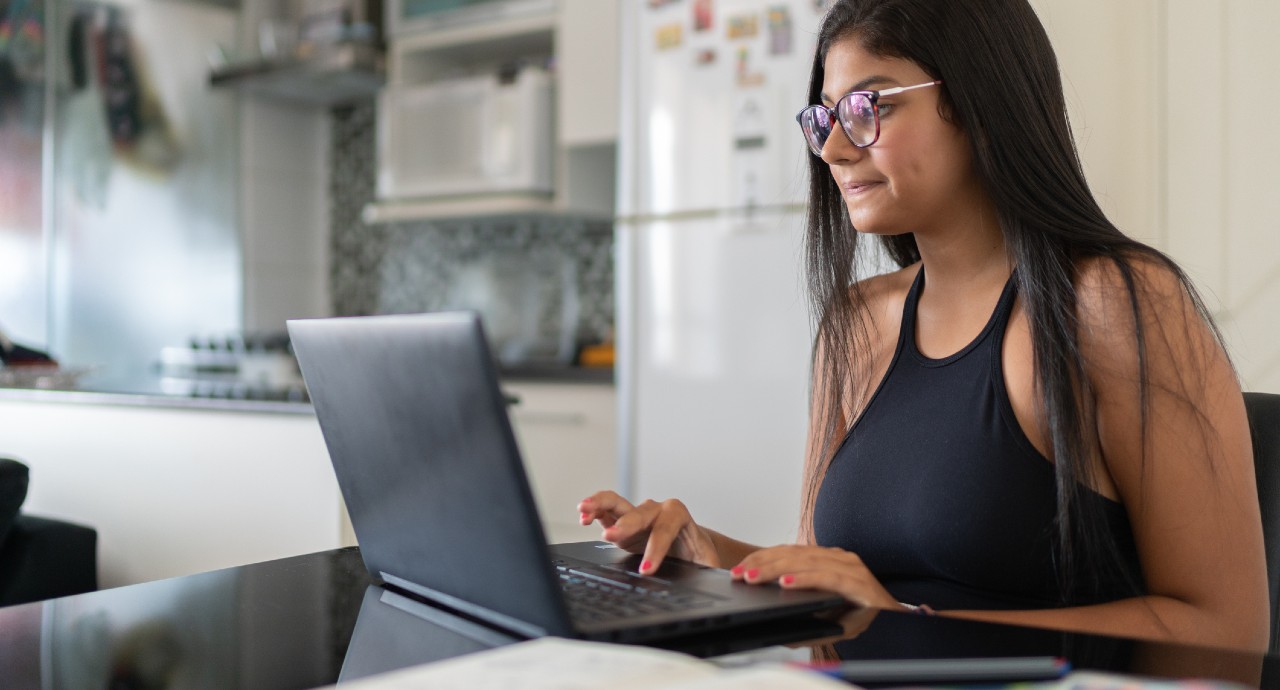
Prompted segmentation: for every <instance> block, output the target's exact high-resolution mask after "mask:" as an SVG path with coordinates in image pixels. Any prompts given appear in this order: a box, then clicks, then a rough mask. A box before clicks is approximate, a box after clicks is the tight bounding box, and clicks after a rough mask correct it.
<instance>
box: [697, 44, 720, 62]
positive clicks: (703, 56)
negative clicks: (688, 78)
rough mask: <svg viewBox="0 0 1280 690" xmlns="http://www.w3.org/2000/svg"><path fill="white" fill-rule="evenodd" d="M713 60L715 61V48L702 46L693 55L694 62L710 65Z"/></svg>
mask: <svg viewBox="0 0 1280 690" xmlns="http://www.w3.org/2000/svg"><path fill="white" fill-rule="evenodd" d="M715 61H716V49H715V48H703V49H701V50H699V51H698V53H697V55H695V56H694V62H696V63H697V64H699V65H710V64H714V63H715Z"/></svg>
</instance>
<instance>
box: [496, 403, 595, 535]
mask: <svg viewBox="0 0 1280 690" xmlns="http://www.w3.org/2000/svg"><path fill="white" fill-rule="evenodd" d="M502 388H503V390H505V391H506V392H507V393H509V394H511V395H513V396H515V397H517V398H519V400H520V402H519V403H517V404H515V405H512V406H511V407H510V411H511V423H512V426H513V427H514V429H515V433H516V440H517V441H518V442H519V444H520V452H521V454H522V455H523V457H524V464H525V469H526V471H527V472H528V474H529V481H530V483H532V485H533V493H534V497H535V498H536V499H537V502H538V511H539V513H540V514H541V516H542V525H543V529H544V530H545V531H546V533H547V539H548V540H550V541H551V542H552V543H555V542H565V541H585V540H591V539H599V537H600V530H599V528H598V527H582V526H581V525H579V524H578V512H577V510H576V507H577V504H578V502H579V501H581V500H582V499H584V498H586V497H587V496H589V495H591V494H592V493H593V492H595V491H599V490H600V489H607V488H612V487H613V486H614V484H615V482H616V479H617V461H616V455H617V451H616V441H615V439H616V437H617V413H616V409H617V394H616V393H615V391H614V388H613V386H609V385H601V384H565V383H526V382H516V383H510V382H504V383H503V385H502Z"/></svg>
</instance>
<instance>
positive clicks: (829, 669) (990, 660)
mask: <svg viewBox="0 0 1280 690" xmlns="http://www.w3.org/2000/svg"><path fill="white" fill-rule="evenodd" d="M802 665H803V666H806V667H808V668H810V669H813V670H815V671H818V672H819V673H823V674H826V675H829V676H833V677H835V678H839V679H840V680H845V681H850V682H853V683H982V682H1001V681H1019V680H1052V679H1055V678H1061V677H1062V676H1063V675H1064V674H1065V673H1066V672H1067V671H1069V670H1071V664H1070V662H1068V661H1067V660H1066V659H1063V658H1061V657H1053V656H1025V657H1021V656H1020V657H986V658H964V659H867V660H857V661H838V662H832V663H817V664H802Z"/></svg>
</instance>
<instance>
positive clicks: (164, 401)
mask: <svg viewBox="0 0 1280 690" xmlns="http://www.w3.org/2000/svg"><path fill="white" fill-rule="evenodd" d="M0 371H2V370H0ZM500 376H501V378H502V380H503V381H504V382H510V383H526V382H527V383H570V384H591V385H612V384H613V369H611V368H586V367H566V366H528V367H512V368H506V369H503V370H502V371H501V372H500ZM4 384H5V382H4V380H3V378H0V400H31V401H39V402H67V403H80V404H97V405H131V406H142V407H169V408H190V409H201V410H222V411H238V412H268V413H278V414H313V413H314V411H313V410H312V407H311V402H310V400H309V398H308V397H307V395H306V391H305V389H303V388H301V387H299V386H294V387H276V388H266V387H254V386H247V385H243V384H237V383H234V382H230V381H227V380H217V379H208V380H203V381H192V380H176V381H175V380H174V379H166V378H162V377H160V376H112V375H110V374H102V373H91V374H85V375H83V376H57V375H53V376H48V377H43V378H36V379H35V380H28V381H24V382H23V384H22V385H16V386H15V385H4Z"/></svg>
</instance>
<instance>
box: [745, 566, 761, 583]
mask: <svg viewBox="0 0 1280 690" xmlns="http://www.w3.org/2000/svg"><path fill="white" fill-rule="evenodd" d="M757 577H760V569H759V568H752V569H751V570H748V571H747V579H748V580H754V579H756V578H757Z"/></svg>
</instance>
